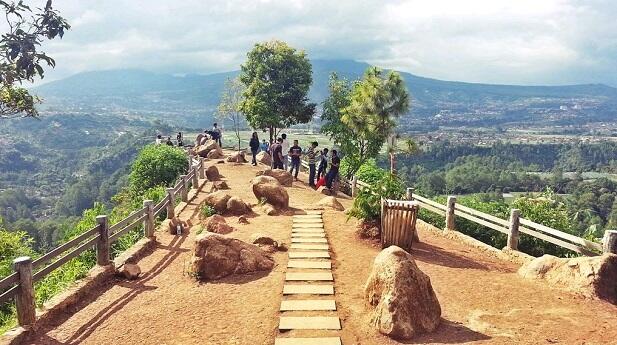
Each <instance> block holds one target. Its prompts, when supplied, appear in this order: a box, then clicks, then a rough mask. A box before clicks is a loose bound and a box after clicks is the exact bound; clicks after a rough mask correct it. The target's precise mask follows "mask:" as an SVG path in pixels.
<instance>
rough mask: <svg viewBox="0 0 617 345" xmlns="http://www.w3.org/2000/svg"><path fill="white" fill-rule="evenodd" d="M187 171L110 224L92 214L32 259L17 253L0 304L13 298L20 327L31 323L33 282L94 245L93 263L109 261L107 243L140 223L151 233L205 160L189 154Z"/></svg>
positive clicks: (0, 289) (0, 286) (194, 181)
mask: <svg viewBox="0 0 617 345" xmlns="http://www.w3.org/2000/svg"><path fill="white" fill-rule="evenodd" d="M188 159H189V169H188V170H189V172H188V174H186V175H182V176H180V178H179V180H178V182H177V183H176V185H175V186H174V187H173V188H168V189H167V196H166V197H165V198H163V200H161V201H160V202H159V203H157V204H156V205H155V204H154V203H153V201H152V200H144V201H143V207H142V208H140V209H138V210H136V211H134V212H133V213H131V214H130V215H128V216H126V217H125V218H123V219H122V220H120V221H118V222H117V223H115V224H113V225H110V224H109V218H108V217H107V215H99V216H97V217H96V221H97V225H96V226H95V227H93V228H92V229H89V230H88V231H86V232H84V233H82V234H80V235H78V236H77V237H75V238H73V239H71V240H69V241H68V242H66V243H63V244H61V245H60V246H58V247H56V248H54V249H53V250H51V251H49V252H48V253H46V254H44V255H42V256H40V257H38V258H36V259H34V260H33V259H32V258H31V257H27V256H24V257H19V258H16V259H15V260H14V261H13V266H14V272H13V273H12V274H10V275H9V276H7V277H5V278H3V279H2V280H0V293H1V294H0V305H2V304H4V303H6V302H9V301H10V300H12V299H14V300H15V306H16V311H17V321H18V324H19V325H20V326H22V327H27V326H31V325H32V324H33V323H34V322H35V321H36V303H35V302H36V301H35V290H34V289H35V288H34V283H36V282H38V281H40V280H42V279H44V278H45V277H46V276H47V275H49V274H50V273H52V272H53V271H55V270H56V269H58V268H60V267H62V266H63V265H64V264H66V263H67V262H69V261H70V260H71V259H74V258H76V257H78V256H79V255H80V254H82V253H83V252H85V251H87V250H89V249H93V248H94V249H96V264H97V265H99V266H107V265H110V264H111V263H112V262H111V257H110V247H111V245H112V244H113V243H115V242H116V241H117V240H118V239H119V238H120V237H122V236H123V235H125V234H126V233H128V232H129V231H131V230H133V229H135V228H138V227H140V226H143V228H144V237H147V238H153V237H154V227H155V219H156V218H157V217H158V216H159V215H160V214H161V213H162V212H163V210H166V213H167V214H166V216H167V218H168V219H171V218H174V217H175V215H174V206H175V203H176V198H177V196H178V195H180V196H181V200H182V201H185V202H186V201H188V190H189V188H190V186H192V187H193V188H197V187H198V184H199V180H198V179H199V178H201V179H203V178H204V176H205V160H204V159H203V158H198V159H196V158H194V157H190V156H189V158H188Z"/></svg>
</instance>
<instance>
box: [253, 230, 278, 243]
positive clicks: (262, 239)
mask: <svg viewBox="0 0 617 345" xmlns="http://www.w3.org/2000/svg"><path fill="white" fill-rule="evenodd" d="M251 243H252V244H257V245H260V244H261V245H267V246H277V243H278V242H277V241H275V240H274V239H273V238H272V237H270V236H268V235H264V234H261V233H254V234H252V235H251Z"/></svg>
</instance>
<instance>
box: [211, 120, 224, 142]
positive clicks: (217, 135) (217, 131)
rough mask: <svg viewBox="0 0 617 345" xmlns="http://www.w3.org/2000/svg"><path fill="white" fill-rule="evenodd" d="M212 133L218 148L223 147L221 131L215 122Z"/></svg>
mask: <svg viewBox="0 0 617 345" xmlns="http://www.w3.org/2000/svg"><path fill="white" fill-rule="evenodd" d="M212 133H215V134H214V138H212V139H214V141H216V142H217V143H218V144H219V147H221V148H222V147H223V139H222V137H223V133H222V132H221V129H220V128H219V126H218V124H217V123H216V122H215V123H214V125H213V126H212Z"/></svg>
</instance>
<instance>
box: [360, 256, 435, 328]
mask: <svg viewBox="0 0 617 345" xmlns="http://www.w3.org/2000/svg"><path fill="white" fill-rule="evenodd" d="M364 295H365V298H366V300H367V301H368V303H369V305H370V308H371V309H372V310H371V323H372V325H373V326H374V327H376V328H377V330H379V332H381V333H382V334H385V335H387V336H389V337H391V338H395V339H411V338H412V337H414V336H415V335H418V334H422V333H426V332H432V331H434V330H435V328H437V326H438V325H439V322H440V320H441V306H440V305H439V301H438V300H437V296H435V292H434V291H433V287H432V286H431V280H430V278H429V277H428V276H427V275H426V274H424V273H423V272H422V271H420V269H419V268H418V266H416V263H415V262H414V260H413V257H412V256H411V255H410V254H409V253H407V252H406V251H404V250H403V249H401V248H399V247H397V246H391V247H388V248H386V249H384V250H382V251H381V253H379V254H378V255H377V257H376V258H375V262H374V263H373V270H372V272H371V274H370V276H369V278H368V281H367V282H366V286H365V289H364Z"/></svg>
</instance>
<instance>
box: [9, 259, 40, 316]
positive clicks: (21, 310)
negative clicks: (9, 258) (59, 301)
mask: <svg viewBox="0 0 617 345" xmlns="http://www.w3.org/2000/svg"><path fill="white" fill-rule="evenodd" d="M13 267H14V269H15V272H17V274H19V289H18V291H17V295H15V308H16V309H17V321H18V323H19V325H20V326H22V327H29V326H32V325H34V322H35V321H36V304H35V299H34V282H33V281H32V258H30V257H29V256H21V257H18V258H17V259H15V260H13Z"/></svg>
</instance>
